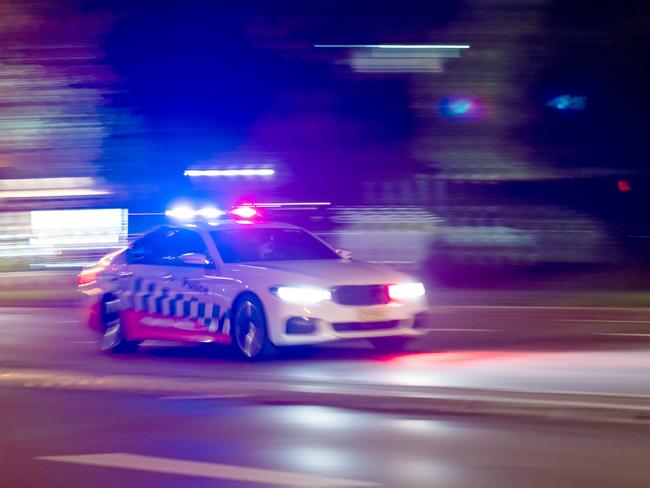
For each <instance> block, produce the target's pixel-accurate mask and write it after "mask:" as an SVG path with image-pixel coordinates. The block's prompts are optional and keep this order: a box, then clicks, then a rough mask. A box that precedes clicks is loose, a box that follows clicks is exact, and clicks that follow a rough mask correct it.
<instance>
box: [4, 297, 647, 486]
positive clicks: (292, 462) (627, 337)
mask: <svg viewBox="0 0 650 488" xmlns="http://www.w3.org/2000/svg"><path fill="white" fill-rule="evenodd" d="M649 318H650V313H649V312H647V311H644V310H625V309H621V310H618V309H573V308H570V309H554V308H543V309H537V308H517V307H515V308H512V307H505V308H504V307H498V308H492V307H487V308H485V307H481V308H473V307H449V308H441V309H438V310H435V311H434V313H433V314H432V326H434V327H435V329H434V330H432V331H431V333H430V334H429V335H428V336H427V337H426V338H424V339H422V340H421V341H419V342H418V343H417V344H415V345H414V348H413V350H412V351H410V352H408V353H405V354H400V355H395V356H384V355H380V354H377V353H375V352H374V351H372V349H370V348H369V347H367V345H366V344H364V343H351V344H347V345H341V346H337V347H321V348H316V349H313V350H300V351H297V352H292V353H290V354H285V355H282V356H280V357H279V358H277V359H276V360H273V361H265V362H260V363H247V362H242V361H237V360H235V359H233V358H232V357H230V356H229V355H228V353H227V351H226V349H225V348H219V347H215V348H212V347H199V346H183V345H165V344H158V343H154V344H149V345H145V346H144V347H142V349H141V351H140V352H139V353H137V354H135V355H133V356H111V355H102V354H100V353H98V352H97V349H96V342H95V340H96V338H95V337H94V336H93V334H92V333H91V332H89V331H87V330H85V329H84V328H83V327H81V326H80V325H79V312H78V310H75V309H68V308H62V307H59V308H51V309H39V308H31V309H18V308H14V309H11V308H4V309H1V310H0V424H2V429H1V430H2V436H0V469H1V470H2V471H0V479H2V481H3V482H2V486H11V487H23V486H24V487H27V486H30V487H31V486H46V487H50V486H52V487H58V486H61V487H64V486H65V487H66V488H67V487H70V486H95V487H104V486H106V487H112V486H120V487H121V486H140V487H149V486H151V487H153V486H156V487H167V486H169V487H171V486H192V487H203V486H206V487H207V486H219V487H258V486H283V487H286V486H305V487H307V486H319V487H320V486H322V487H326V486H385V487H411V486H413V487H437V486H441V487H466V486H486V487H491V486H494V487H510V486H512V487H521V486H532V487H536V486H540V487H542V486H544V487H546V486H553V487H562V486H567V487H569V486H571V487H574V486H585V487H587V486H588V487H593V486H628V487H636V486H639V487H641V486H648V485H650V470H649V469H648V468H647V459H649V455H650V442H648V439H649V438H650V435H649V434H650V433H649V432H648V426H647V423H646V424H628V423H621V424H609V423H596V422H582V421H550V420H548V419H546V420H544V419H537V418H516V417H508V416H503V415H502V416H499V417H495V416H489V415H476V414H475V415H446V414H441V413H438V414H430V415H426V416H425V415H413V414H412V413H405V412H402V411H390V412H380V413H378V412H372V411H370V410H369V409H368V410H367V409H363V408H361V409H354V410H351V409H346V408H338V407H332V406H322V405H302V404H301V405H295V404H278V403H277V402H276V403H274V404H268V403H266V404H265V403H259V402H252V401H249V400H250V399H249V398H248V397H247V396H246V395H237V394H234V395H232V396H229V395H217V396H216V397H212V396H209V395H201V394H200V391H198V390H197V391H196V392H194V391H193V389H192V388H193V386H192V385H202V384H211V382H218V381H221V380H228V381H231V382H232V384H238V385H246V384H252V383H262V384H265V385H270V388H271V389H272V388H273V387H274V385H278V387H279V385H300V384H303V383H304V384H309V385H312V387H314V385H317V386H318V385H327V388H330V389H333V390H336V389H337V388H344V387H346V388H350V387H352V388H359V391H360V392H361V388H362V387H367V386H368V385H370V386H372V387H374V388H399V387H403V388H407V387H412V388H421V389H425V390H426V389H436V388H439V389H454V390H458V391H463V389H477V388H480V389H481V390H483V391H491V392H493V393H494V395H496V396H499V395H505V394H506V393H508V392H517V391H527V392H536V393H540V394H563V395H578V396H580V395H586V394H592V395H593V394H601V395H609V396H612V397H615V398H618V400H619V401H620V402H622V403H623V404H625V402H627V401H628V399H630V398H636V399H638V398H642V399H643V398H645V399H648V398H650V383H649V382H648V377H650V375H649V373H650V360H649V358H650V353H649V352H650V340H649V339H650V337H649V334H648V330H649V328H648V320H649ZM25 372H29V373H30V374H32V375H33V378H35V379H36V380H35V381H31V380H30V381H23V382H18V383H16V382H15V381H13V382H12V378H14V379H15V377H16V376H17V375H20V374H22V373H25ZM39 378H40V380H39ZM93 378H100V380H98V381H97V382H96V383H95V382H93V381H94V380H93ZM106 379H109V380H110V381H109V384H110V385H112V386H111V387H110V388H101V387H100V386H101V385H103V384H104V385H105V380H106ZM145 380H152V381H153V380H155V381H161V382H162V384H163V385H167V384H169V385H172V386H170V387H169V388H170V389H171V392H167V393H164V392H159V391H157V390H155V389H153V390H150V391H144V386H146V385H145V383H146V381H145ZM174 385H176V386H174ZM178 385H189V389H187V388H186V389H181V390H183V391H178V392H176V393H174V388H178ZM350 385H352V386H350ZM96 386H97V387H96ZM141 387H142V391H139V388H141ZM323 387H324V386H323ZM165 388H166V387H165ZM165 388H163V389H165ZM80 389H86V391H79V390H80ZM387 391H388V390H387ZM423 391H424V390H423ZM630 401H631V400H630Z"/></svg>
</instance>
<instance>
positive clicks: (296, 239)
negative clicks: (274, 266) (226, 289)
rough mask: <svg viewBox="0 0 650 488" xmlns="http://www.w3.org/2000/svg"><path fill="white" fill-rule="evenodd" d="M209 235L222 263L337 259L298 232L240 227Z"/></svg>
mask: <svg viewBox="0 0 650 488" xmlns="http://www.w3.org/2000/svg"><path fill="white" fill-rule="evenodd" d="M210 234H211V235H212V239H213V240H214V242H215V244H216V245H217V249H218V250H219V254H220V255H221V259H223V261H224V263H242V262H249V261H288V260H301V259H340V257H339V255H338V254H336V252H334V251H333V250H332V249H330V248H329V247H328V246H326V245H325V244H323V243H322V242H321V241H319V240H318V239H316V238H315V237H314V236H311V235H309V234H308V233H307V232H305V231H303V230H301V229H287V228H272V227H262V228H260V227H258V228H250V227H249V228H245V227H242V228H240V229H223V230H215V231H212V232H210Z"/></svg>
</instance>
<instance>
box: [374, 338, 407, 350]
mask: <svg viewBox="0 0 650 488" xmlns="http://www.w3.org/2000/svg"><path fill="white" fill-rule="evenodd" d="M368 340H369V342H370V344H372V347H374V348H375V349H376V350H377V351H379V352H381V353H398V352H403V351H405V350H406V348H407V347H408V345H409V344H410V343H411V342H413V339H412V338H410V337H378V338H376V339H368Z"/></svg>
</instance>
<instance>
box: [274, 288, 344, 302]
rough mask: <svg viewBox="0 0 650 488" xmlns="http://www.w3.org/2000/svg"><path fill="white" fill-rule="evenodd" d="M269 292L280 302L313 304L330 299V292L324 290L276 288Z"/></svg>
mask: <svg viewBox="0 0 650 488" xmlns="http://www.w3.org/2000/svg"><path fill="white" fill-rule="evenodd" d="M271 292H272V293H273V294H274V295H275V296H277V297H278V298H280V299H281V300H284V301H285V302H291V303H305V304H313V303H319V302H322V301H324V300H329V299H331V298H332V292H331V291H329V290H326V289H325V288H308V287H302V286H278V287H275V288H271Z"/></svg>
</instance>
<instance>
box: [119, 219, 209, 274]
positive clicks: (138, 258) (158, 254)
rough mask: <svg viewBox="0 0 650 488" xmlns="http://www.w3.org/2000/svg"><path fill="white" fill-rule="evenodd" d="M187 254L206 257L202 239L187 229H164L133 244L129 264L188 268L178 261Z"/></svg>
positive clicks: (206, 252)
mask: <svg viewBox="0 0 650 488" xmlns="http://www.w3.org/2000/svg"><path fill="white" fill-rule="evenodd" d="M187 253H200V254H205V255H206V256H207V255H208V251H207V248H206V246H205V242H204V241H203V238H202V237H201V236H200V235H199V234H198V233H196V232H194V231H192V230H189V229H174V228H167V227H164V228H161V229H158V230H157V231H154V232H152V233H151V234H148V235H146V236H144V237H142V238H141V239H139V240H138V241H136V242H134V243H133V245H132V246H131V251H130V255H131V260H130V262H132V263H133V264H151V265H159V266H188V265H187V264H185V263H183V262H182V261H181V260H180V256H181V255H183V254H187ZM197 266H198V265H197Z"/></svg>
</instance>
